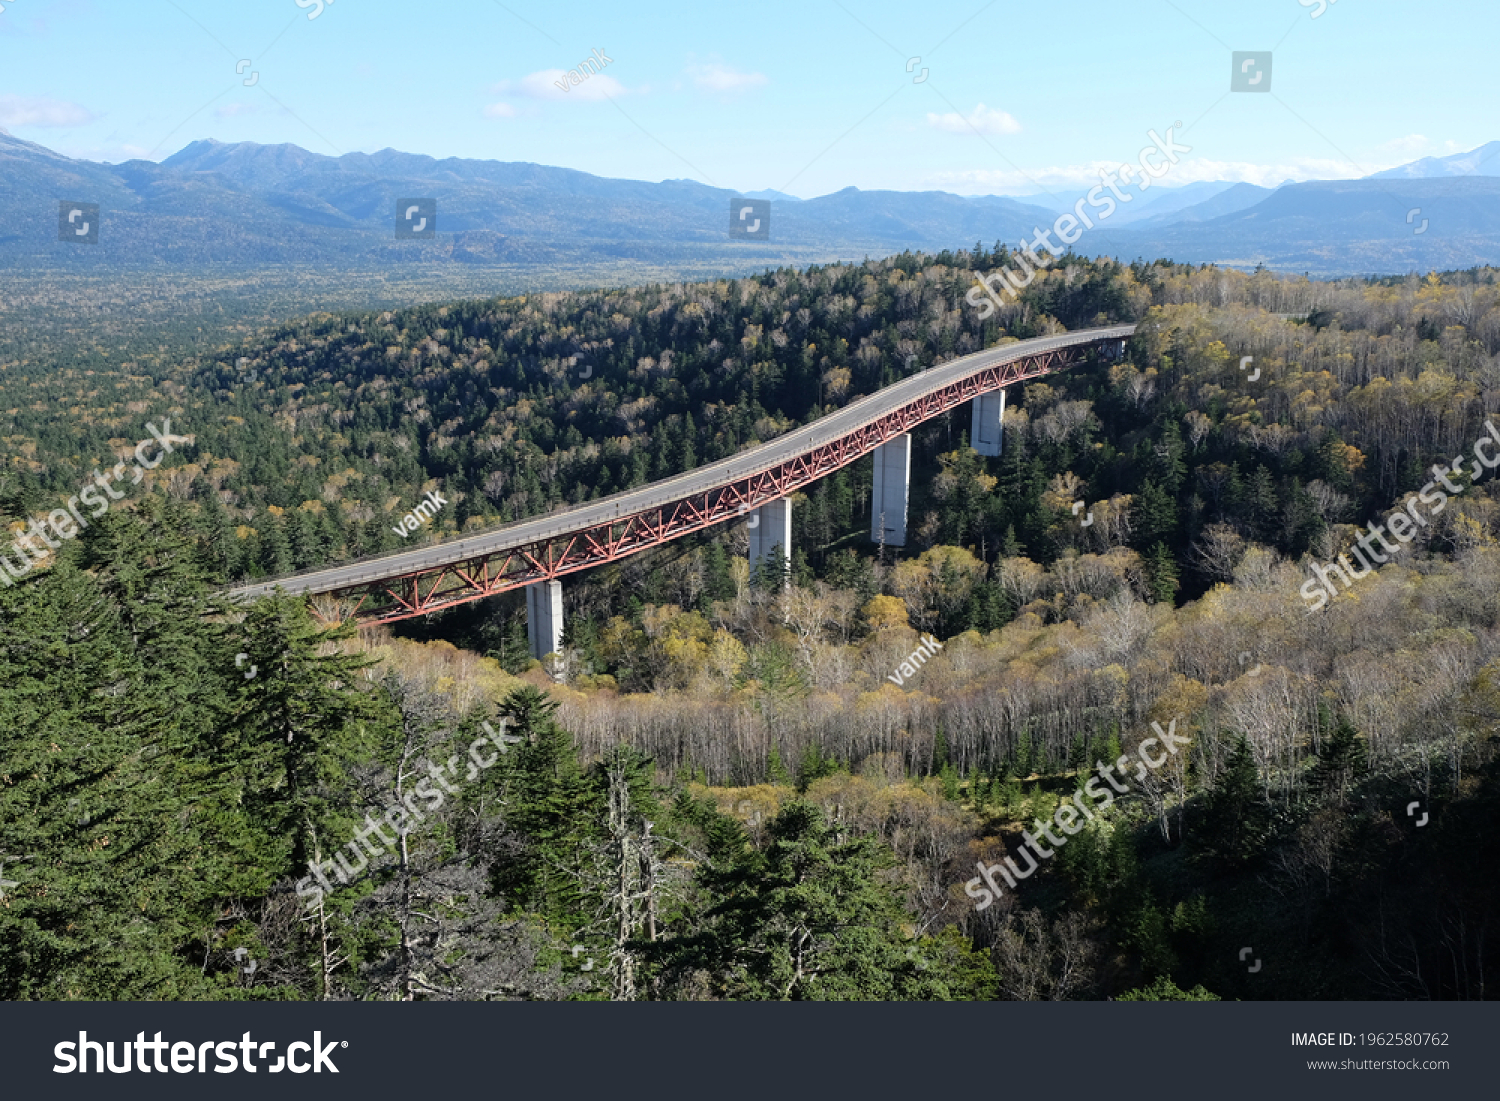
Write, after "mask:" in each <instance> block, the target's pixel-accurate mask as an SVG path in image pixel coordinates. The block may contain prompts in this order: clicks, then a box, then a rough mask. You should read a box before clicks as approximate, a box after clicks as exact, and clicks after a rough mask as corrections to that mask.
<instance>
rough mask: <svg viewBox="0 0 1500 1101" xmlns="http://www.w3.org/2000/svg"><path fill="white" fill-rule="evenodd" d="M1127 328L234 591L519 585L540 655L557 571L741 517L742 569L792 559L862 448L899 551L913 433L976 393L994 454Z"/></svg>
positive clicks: (397, 609) (411, 605) (930, 381)
mask: <svg viewBox="0 0 1500 1101" xmlns="http://www.w3.org/2000/svg"><path fill="white" fill-rule="evenodd" d="M1134 332H1135V326H1134V325H1115V326H1111V327H1109V328H1102V329H1086V330H1081V331H1079V332H1074V333H1065V334H1061V335H1058V336H1047V337H1037V338H1035V339H1033V340H1023V341H1017V342H1015V343H1012V344H1006V345H1002V346H999V347H995V348H988V349H986V350H984V351H982V352H975V353H973V354H972V355H967V356H963V357H961V358H959V359H955V360H951V361H949V362H948V363H944V364H942V365H940V366H937V367H933V368H930V369H928V370H926V371H923V372H921V373H920V374H916V375H912V376H911V377H909V378H905V379H902V380H901V381H900V382H897V383H894V384H892V385H890V386H887V387H885V388H884V389H883V390H879V391H877V392H876V393H874V394H869V395H867V396H865V397H863V398H860V399H858V400H857V401H854V402H851V403H850V404H849V405H846V406H845V407H844V408H842V409H839V410H836V411H834V412H832V413H829V414H828V415H827V416H825V417H821V418H819V419H818V420H816V421H814V422H813V423H811V424H807V425H802V426H801V427H799V428H796V429H794V430H792V431H790V432H787V433H785V434H784V435H782V436H780V437H778V438H776V439H774V440H771V441H769V442H767V443H763V444H759V445H757V446H755V447H752V448H750V449H748V450H746V451H742V452H740V453H739V454H737V455H733V456H731V457H730V458H727V459H721V460H719V461H718V462H716V463H711V464H709V465H708V466H701V467H698V468H697V469H695V470H690V471H687V472H686V473H684V474H679V475H677V476H676V477H673V478H665V479H663V480H661V481H659V482H652V483H651V484H649V485H645V486H641V487H640V488H638V489H631V490H626V491H624V492H622V493H615V494H612V495H611V496H609V497H601V498H599V499H598V500H595V501H589V502H587V503H585V504H581V505H574V506H572V507H570V508H565V509H559V510H557V511H555V512H552V513H549V514H547V515H546V516H539V517H534V518H532V519H529V520H520V521H517V522H515V523H510V524H506V525H505V526H503V527H499V528H495V529H493V530H491V531H488V532H483V533H481V534H477V535H469V536H466V537H464V538H462V539H459V540H456V541H453V542H448V543H440V544H437V545H434V546H428V547H420V548H418V549H416V550H411V551H403V552H400V553H396V554H387V555H382V556H379V557H374V558H368V559H361V560H358V561H354V562H349V563H345V564H344V565H341V566H333V567H329V568H321V569H315V570H304V571H301V572H300V573H296V574H293V575H291V576H289V577H282V578H275V579H272V580H269V581H264V582H259V583H257V584H254V585H246V586H243V587H240V588H237V589H234V590H231V592H230V595H231V596H235V597H242V598H245V599H254V598H256V597H259V596H264V595H267V594H269V593H271V592H272V591H274V590H276V589H281V590H283V591H284V592H287V593H290V594H307V595H312V594H319V593H323V594H331V595H333V596H336V597H339V598H341V599H345V598H347V599H353V600H355V608H354V615H355V617H356V618H358V619H361V620H364V621H367V622H376V623H394V622H396V621H398V620H403V619H411V618H413V617H416V616H422V615H428V614H430V613H432V612H436V611H439V610H441V609H443V608H452V607H454V606H456V605H459V604H466V603H469V602H470V601H474V600H482V599H484V598H485V597H488V596H495V595H497V594H499V593H503V592H507V591H509V590H511V589H518V588H525V589H526V618H527V634H528V636H529V641H530V646H531V652H532V654H533V655H534V656H536V657H538V658H541V657H545V656H546V655H547V654H549V653H554V652H557V651H559V650H560V649H561V648H562V628H563V607H562V582H561V581H560V580H559V578H561V577H563V576H565V575H567V574H570V573H577V572H578V571H580V570H586V569H589V568H591V567H594V566H599V565H603V564H604V563H606V562H615V561H618V560H619V559H621V558H625V557H628V556H629V555H632V554H636V553H637V552H639V551H643V550H646V549H648V548H650V547H656V546H660V545H661V544H663V543H666V542H669V541H671V540H673V539H678V538H681V537H682V536H684V535H688V534H691V533H692V532H695V531H701V530H703V529H704V528H708V527H712V526H714V525H715V524H722V523H726V522H732V521H736V520H741V519H744V518H746V517H747V516H749V517H750V518H751V519H750V565H751V568H752V569H753V568H755V567H757V566H759V565H761V564H762V563H763V562H766V561H767V560H770V559H772V558H774V557H776V556H778V555H779V556H781V557H782V558H783V559H788V560H789V559H790V557H791V545H792V502H791V495H792V494H793V493H795V492H796V491H798V490H800V489H802V488H804V487H806V486H808V485H811V484H812V483H813V482H816V481H818V480H819V479H820V478H824V477H827V476H828V475H829V474H832V473H833V472H834V471H836V470H838V469H840V468H841V467H845V466H848V465H849V464H850V463H852V462H854V461H855V460H856V459H858V458H860V457H862V456H864V455H867V454H870V453H871V452H873V453H874V455H875V485H874V497H873V501H872V503H871V508H870V518H871V519H870V528H871V530H870V538H871V539H872V540H873V541H875V542H877V543H881V544H883V545H886V546H897V547H899V546H905V544H906V509H907V499H908V493H909V487H910V483H911V435H910V433H911V430H912V429H913V428H915V427H916V426H917V425H919V424H921V423H923V422H924V421H927V420H931V419H932V418H933V417H936V416H939V415H940V414H942V413H946V412H947V411H948V410H950V409H953V408H955V407H957V406H959V405H962V404H963V403H964V402H972V403H973V412H972V416H971V428H970V443H971V444H972V446H973V447H974V449H975V450H976V451H978V452H979V453H980V454H982V455H990V456H995V455H999V454H1000V448H1001V442H1002V437H1001V422H1002V420H1003V418H1004V416H1005V388H1006V387H1007V386H1011V385H1013V384H1014V383H1018V382H1025V381H1027V380H1029V379H1034V378H1040V377H1041V376H1043V375H1048V374H1052V373H1053V372H1055V371H1059V370H1062V369H1063V368H1066V367H1068V366H1070V365H1071V364H1073V363H1075V362H1077V361H1078V359H1079V358H1080V357H1082V356H1083V355H1085V354H1086V353H1088V352H1090V351H1103V352H1110V351H1114V350H1118V352H1119V353H1121V354H1123V351H1124V347H1125V343H1126V341H1127V340H1129V338H1130V337H1131V335H1132V334H1134Z"/></svg>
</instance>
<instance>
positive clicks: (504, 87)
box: [490, 69, 630, 117]
mask: <svg viewBox="0 0 1500 1101" xmlns="http://www.w3.org/2000/svg"><path fill="white" fill-rule="evenodd" d="M559 82H561V86H559ZM564 89H566V91H565V90H564ZM490 91H492V92H495V93H497V94H499V95H516V96H525V97H526V98H527V99H550V100H563V99H575V100H576V99H586V100H590V101H598V100H604V99H611V98H616V97H619V96H625V95H629V94H630V89H628V88H626V87H625V85H623V84H621V83H620V82H619V81H618V80H616V79H615V78H614V77H612V76H609V75H607V74H605V73H595V74H594V75H593V76H586V77H585V79H584V81H583V83H582V84H569V83H568V71H567V70H566V69H541V70H539V71H537V72H534V73H528V74H526V75H525V76H523V77H522V78H521V79H520V80H502V81H501V82H500V83H499V84H496V85H495V86H494V87H493V88H491V89H490ZM501 117H504V116H501Z"/></svg>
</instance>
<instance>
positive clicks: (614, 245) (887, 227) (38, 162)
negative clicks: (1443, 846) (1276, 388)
mask: <svg viewBox="0 0 1500 1101" xmlns="http://www.w3.org/2000/svg"><path fill="white" fill-rule="evenodd" d="M1489 150H1500V142H1492V143H1490V144H1489V145H1486V146H1482V147H1481V148H1480V149H1477V150H1474V151H1472V152H1471V153H1468V154H1463V155H1462V156H1461V157H1458V158H1452V157H1450V158H1439V159H1433V158H1427V159H1425V160H1424V161H1418V162H1414V164H1413V165H1408V166H1405V168H1404V169H1400V170H1392V171H1391V172H1387V173H1381V174H1379V175H1378V176H1376V177H1372V178H1369V179H1366V180H1348V181H1319V182H1313V183H1303V184H1287V185H1283V186H1282V187H1280V188H1276V189H1274V190H1273V189H1268V188H1260V187H1255V186H1254V185H1250V184H1233V185H1226V184H1216V183H1202V184H1191V185H1188V186H1186V187H1183V188H1180V189H1176V190H1162V191H1160V192H1159V193H1157V194H1154V195H1151V196H1149V199H1148V198H1147V197H1146V196H1140V195H1137V196H1136V198H1135V200H1134V201H1135V202H1136V203H1139V204H1140V205H1138V206H1134V207H1132V206H1128V205H1126V204H1121V205H1120V208H1119V210H1118V211H1117V212H1116V214H1115V215H1114V217H1112V218H1111V219H1110V220H1108V221H1104V222H1101V223H1099V224H1098V225H1097V226H1096V227H1095V228H1094V229H1092V230H1089V231H1087V232H1086V233H1085V234H1084V235H1083V237H1082V239H1081V240H1079V241H1078V242H1077V244H1076V246H1075V247H1076V248H1077V249H1078V250H1079V251H1080V252H1083V253H1087V254H1090V255H1094V254H1108V255H1114V256H1117V257H1119V258H1121V259H1125V260H1130V259H1135V258H1137V257H1147V258H1156V257H1171V258H1172V259H1176V260H1179V261H1184V262H1190V263H1203V262H1210V261H1212V262H1218V263H1228V264H1234V265H1253V264H1257V263H1264V264H1265V265H1266V266H1267V267H1271V268H1278V269H1283V270H1292V271H1299V272H1300V271H1309V272H1313V273H1315V274H1324V275H1327V274H1358V273H1368V272H1377V271H1379V272H1405V271H1407V270H1412V269H1421V270H1426V269H1427V268H1433V267H1439V268H1446V267H1468V266H1471V265H1474V264H1482V263H1497V262H1500V216H1497V211H1500V202H1497V200H1500V176H1497V175H1494V174H1491V171H1492V170H1493V171H1500V158H1495V159H1492V160H1486V158H1487V157H1489V156H1491V154H1490V153H1488V152H1487V151H1489ZM1407 170H1409V171H1407ZM1476 173H1478V174H1476ZM766 196H769V197H771V199H772V202H771V207H772V213H771V219H770V238H769V240H744V239H741V240H731V239H730V238H729V232H728V231H729V208H730V202H729V200H731V199H736V198H762V197H766ZM416 197H421V198H431V199H436V201H437V218H436V226H437V232H436V235H435V236H433V237H430V238H418V239H405V240H398V239H397V236H396V225H395V210H396V204H397V200H398V199H400V200H405V199H410V198H416ZM60 200H69V201H78V202H96V203H98V204H99V205H100V207H101V219H100V221H101V227H102V228H101V231H100V237H99V244H98V245H87V246H80V245H72V244H64V243H62V242H60V241H59V240H58V232H57V209H58V208H57V204H58V202H59V201H60ZM1045 205H1046V206H1053V207H1056V206H1057V205H1058V201H1057V200H1053V201H1050V202H1049V203H1047V204H1045ZM0 210H3V212H4V213H3V214H0V267H4V268H77V269H80V270H89V269H100V268H105V267H108V266H118V267H125V268H131V267H160V266H168V267H175V268H191V267H193V266H196V265H202V264H223V265H234V266H239V267H256V266H259V265H266V264H283V263H294V264H296V263H302V264H317V265H322V266H328V267H332V268H334V269H342V268H348V269H351V270H368V269H370V268H371V267H383V266H388V265H391V264H401V263H412V262H425V263H444V262H454V263H460V264H464V265H478V266H486V265H504V266H507V267H511V268H523V269H524V268H528V267H530V268H538V269H541V268H552V269H556V268H557V267H558V266H559V265H573V266H579V265H584V266H586V265H589V264H591V263H596V262H598V261H600V260H602V259H608V260H610V261H626V262H635V261H638V262H640V263H642V264H650V265H654V266H655V267H656V268H658V269H660V268H667V269H672V268H674V266H676V267H682V268H684V269H685V268H686V267H687V266H688V265H696V269H695V270H697V271H698V272H699V273H700V274H701V272H702V271H703V270H704V269H703V265H705V264H707V265H710V266H712V265H722V266H723V268H724V270H726V271H728V270H746V268H747V265H748V266H751V267H761V266H772V267H774V266H777V265H779V264H783V263H794V264H805V263H808V262H813V261H814V260H826V259H836V258H858V257H862V256H866V255H869V256H880V255H888V254H890V253H894V252H901V251H904V250H907V249H912V250H924V251H934V252H935V251H941V250H943V249H953V248H964V247H968V246H971V245H973V244H974V243H975V242H984V243H985V244H991V243H993V242H996V241H1003V242H1006V243H1008V244H1012V245H1014V243H1015V242H1018V241H1020V240H1021V239H1022V238H1023V237H1025V238H1029V237H1030V236H1031V234H1032V232H1033V229H1034V227H1038V226H1041V227H1046V226H1049V225H1050V224H1051V223H1052V222H1053V221H1054V220H1055V218H1056V216H1057V214H1056V211H1055V210H1051V211H1049V210H1048V209H1045V208H1044V205H1041V204H1038V203H1030V202H1023V201H1019V200H1016V199H1010V198H1000V197H996V196H982V197H978V198H966V197H962V196H958V195H954V194H951V193H948V192H942V191H927V192H900V191H862V190H860V189H858V188H854V187H849V188H845V189H843V190H841V191H837V192H834V193H833V194H830V195H823V196H820V197H818V198H815V199H802V200H796V199H793V198H791V197H790V196H781V194H780V193H779V192H774V191H764V190H763V191H759V192H751V193H748V194H747V193H741V192H733V191H727V190H725V189H722V188H715V187H709V186H707V185H705V184H700V183H698V182H696V181H692V180H667V181H663V182H660V183H649V182H645V181H639V180H623V179H610V178H606V177H602V176H595V175H591V174H590V173H587V172H580V171H577V170H574V169H569V168H557V167H551V166H547V165H539V164H530V163H524V162H506V161H493V160H471V159H464V158H456V157H453V158H444V159H438V158H434V157H429V156H425V155H421V154H413V153H403V152H400V151H398V150H394V149H383V150H381V151H380V152H378V153H368V154H367V153H348V154H344V155H343V156H339V157H329V156H324V155H321V154H317V153H312V152H310V151H308V150H306V149H303V148H301V147H300V146H296V145H291V144H282V145H258V144H255V143H251V142H239V143H233V144H226V143H222V142H218V141H213V140H203V141H195V142H192V143H191V144H189V145H187V146H186V147H184V148H183V149H181V150H180V151H178V152H177V153H175V154H173V155H172V156H170V157H168V158H167V159H166V160H164V161H162V162H161V163H159V164H157V163H154V162H151V161H143V160H134V161H126V162H124V163H123V164H119V165H108V164H98V163H95V162H91V161H81V160H74V159H72V158H68V157H65V156H62V155H61V154H58V153H56V152H53V151H52V150H49V149H47V148H46V147H44V146H41V145H37V144H35V143H33V142H27V141H23V140H21V139H18V138H15V137H13V136H11V135H8V134H4V133H3V132H0ZM1412 211H1416V212H1417V213H1415V214H1412V213H1411V212H1412ZM1409 214H1410V215H1411V216H1410V217H1409V218H1408V215H1409ZM1424 223H1425V228H1424Z"/></svg>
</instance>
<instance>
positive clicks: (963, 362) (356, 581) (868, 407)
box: [230, 325, 1136, 598]
mask: <svg viewBox="0 0 1500 1101" xmlns="http://www.w3.org/2000/svg"><path fill="white" fill-rule="evenodd" d="M1135 328H1136V327H1135V326H1134V325H1113V326H1110V327H1108V328H1103V329H1081V330H1079V331H1077V332H1072V333H1063V334H1060V335H1058V336H1044V337H1036V338H1034V339H1032V340H1020V341H1017V342H1015V343H1014V344H1006V345H1002V346H999V347H995V348H987V349H985V350H984V351H982V352H974V353H972V354H971V355H966V356H961V357H959V358H958V359H955V360H951V361H950V362H948V363H944V364H943V365H942V366H940V367H931V368H928V369H927V370H924V371H923V372H921V373H920V374H916V375H912V376H911V377H910V378H905V379H902V380H901V381H900V382H896V383H892V384H891V385H890V386H887V387H885V388H884V389H883V390H877V391H876V392H875V393H873V394H867V395H865V396H864V397H862V398H859V399H858V400H856V401H854V402H851V403H850V404H849V405H846V406H844V408H842V409H839V410H836V411H835V412H833V413H829V414H828V415H827V416H824V417H820V418H819V419H818V420H815V421H813V422H812V423H811V424H805V425H802V426H800V427H798V428H795V429H793V430H792V431H790V432H787V433H785V434H784V435H781V436H778V437H777V438H776V439H774V440H770V441H768V442H766V443H763V444H757V445H756V446H755V447H752V448H750V449H749V450H748V451H742V452H740V453H739V454H737V455H731V456H730V457H729V458H727V459H720V460H719V461H718V462H715V463H710V464H709V465H708V466H700V467H696V468H695V469H693V470H690V471H688V472H687V473H686V474H679V475H677V476H676V477H672V478H665V479H663V480H662V481H659V482H652V483H650V484H649V485H644V486H641V487H640V488H639V489H630V490H625V491H624V492H621V493H615V494H611V495H610V496H608V497H601V498H599V499H598V500H596V501H589V502H587V503H585V504H581V505H573V506H570V507H568V508H566V509H560V510H559V511H557V512H551V513H548V514H547V515H546V516H538V517H534V518H533V519H530V520H518V521H516V522H514V523H511V524H506V525H505V526H504V527H500V528H495V529H493V530H491V531H487V532H484V533H482V534H480V535H470V536H466V537H465V538H463V539H459V540H456V541H454V542H451V543H440V544H436V545H432V546H426V547H420V548H417V549H416V550H410V551H400V552H397V553H395V554H388V555H384V556H382V557H380V558H371V559H365V560H363V561H359V562H351V563H349V564H347V565H343V566H334V567H331V568H327V569H318V570H311V571H304V572H302V573H297V574H293V575H291V576H290V577H283V578H279V579H273V580H270V581H264V582H259V583H257V584H255V585H246V586H243V587H241V588H237V589H232V590H230V595H231V596H243V597H248V598H254V597H258V596H264V595H266V594H268V593H270V592H271V591H272V590H274V589H276V588H280V589H282V590H283V591H285V592H287V593H293V594H297V593H324V592H333V591H336V590H339V589H348V588H351V587H353V586H355V585H360V584H364V583H366V582H370V581H378V580H382V579H385V578H392V577H402V576H405V575H407V574H412V573H416V572H418V571H421V570H424V569H429V568H432V567H437V566H446V565H454V564H456V563H459V562H463V561H466V560H468V559H471V558H475V557H478V556H480V555H486V554H494V553H496V552H499V551H507V550H512V549H514V548H517V547H525V546H530V545H532V544H534V543H540V542H542V541H544V540H547V539H553V538H557V537H559V536H563V535H569V534H572V533H574V532H577V531H580V530H583V529H586V528H591V527H594V526H596V525H599V524H606V523H609V522H610V521H611V520H616V519H624V518H626V517H628V516H631V515H633V514H635V513H637V512H642V511H645V510H646V509H651V508H656V507H657V506H659V505H665V504H670V503H672V502H674V501H679V500H681V499H682V498H684V497H689V496H691V495H692V494H694V493H701V492H704V491H706V490H710V489H714V488H717V487H721V486H726V485H728V484H729V483H731V482H734V481H736V480H738V479H741V478H745V477H748V476H749V475H752V474H758V473H760V472H761V471H763V470H768V469H770V468H772V467H774V466H777V465H779V464H781V463H784V462H787V461H789V460H790V459H793V458H795V457H796V456H798V455H800V454H802V453H804V452H806V451H809V450H811V449H812V448H815V447H818V446H821V445H822V444H824V443H828V442H831V441H833V440H836V439H838V438H840V437H842V436H845V435H847V434H848V433H850V432H852V431H854V430H855V429H857V428H860V427H862V426H863V425H865V424H867V423H869V422H870V421H874V420H876V419H878V418H879V417H881V416H883V415H884V414H886V413H888V412H890V411H892V410H894V409H897V408H900V407H901V406H903V405H905V404H907V403H908V402H910V401H912V400H914V399H916V398H919V397H921V396H922V395H924V394H927V393H930V392H932V391H935V390H939V389H942V388H943V387H944V386H947V385H949V384H950V383H954V382H957V381H959V380H961V379H963V378H966V377H967V376H969V375H972V374H975V373H976V372H978V371H982V370H984V369H986V368H989V367H995V366H999V365H1001V364H1005V363H1009V362H1011V361H1013V360H1016V359H1022V358H1025V357H1026V356H1030V355H1035V354H1037V353H1039V352H1048V351H1053V350H1056V349H1058V348H1067V347H1072V346H1074V345H1079V344H1091V343H1094V342H1095V341H1100V340H1110V339H1120V340H1123V339H1127V338H1128V337H1130V336H1131V335H1133V334H1134V333H1135Z"/></svg>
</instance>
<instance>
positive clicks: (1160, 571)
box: [1146, 540, 1179, 604]
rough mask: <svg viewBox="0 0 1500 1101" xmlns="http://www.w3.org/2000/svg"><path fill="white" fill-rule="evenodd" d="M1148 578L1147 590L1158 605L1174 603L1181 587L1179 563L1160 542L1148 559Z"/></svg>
mask: <svg viewBox="0 0 1500 1101" xmlns="http://www.w3.org/2000/svg"><path fill="white" fill-rule="evenodd" d="M1146 577H1147V582H1146V584H1147V588H1148V589H1149V590H1150V593H1151V597H1152V599H1153V600H1155V601H1156V602H1157V603H1158V604H1171V603H1173V602H1174V600H1175V598H1176V595H1177V589H1178V587H1179V585H1178V581H1177V563H1176V562H1175V561H1174V560H1173V558H1172V552H1171V551H1169V550H1167V545H1166V544H1165V543H1163V542H1161V541H1160V540H1158V541H1157V543H1156V545H1155V546H1154V547H1152V548H1151V553H1150V554H1149V555H1148V556H1147V558H1146Z"/></svg>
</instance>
